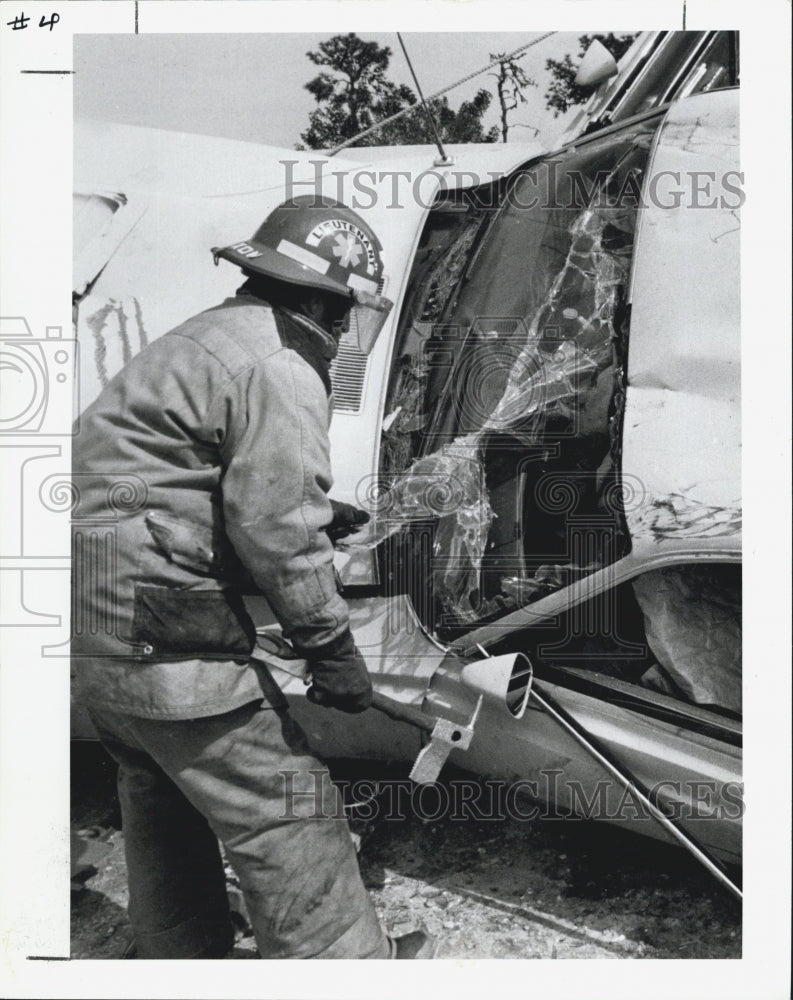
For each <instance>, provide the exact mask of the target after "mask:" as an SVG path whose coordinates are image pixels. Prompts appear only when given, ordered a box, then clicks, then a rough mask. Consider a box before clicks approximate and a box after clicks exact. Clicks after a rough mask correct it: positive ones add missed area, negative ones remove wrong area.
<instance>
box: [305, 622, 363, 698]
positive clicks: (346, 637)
mask: <svg viewBox="0 0 793 1000" xmlns="http://www.w3.org/2000/svg"><path fill="white" fill-rule="evenodd" d="M292 645H293V646H294V648H295V650H296V652H297V653H299V655H300V656H302V657H304V658H305V660H306V662H307V665H308V672H309V674H310V675H311V687H310V688H309V689H308V691H307V692H306V697H307V698H308V700H309V701H310V702H313V703H314V704H315V705H322V706H324V707H325V708H338V709H339V710H340V711H342V712H350V713H353V714H354V713H357V712H363V711H365V710H366V709H367V708H368V707H369V706H370V705H371V704H372V681H371V679H370V677H369V671H368V670H367V669H366V663H365V662H364V658H363V657H362V656H361V654H360V652H359V651H358V647H357V646H356V645H355V642H354V640H353V637H352V632H350V630H349V629H347V630H346V631H345V632H343V633H342V634H341V635H340V636H337V638H335V639H334V640H333V641H332V642H328V643H326V644H325V645H324V646H315V647H308V648H307V647H301V646H298V645H296V644H295V643H294V641H293V643H292Z"/></svg>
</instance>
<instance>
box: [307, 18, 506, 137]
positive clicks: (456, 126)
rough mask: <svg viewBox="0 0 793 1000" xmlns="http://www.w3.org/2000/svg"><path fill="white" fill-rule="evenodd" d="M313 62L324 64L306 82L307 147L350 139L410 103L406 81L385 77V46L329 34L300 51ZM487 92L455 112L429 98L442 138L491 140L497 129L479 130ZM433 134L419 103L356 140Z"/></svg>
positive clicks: (488, 97)
mask: <svg viewBox="0 0 793 1000" xmlns="http://www.w3.org/2000/svg"><path fill="white" fill-rule="evenodd" d="M306 54H307V55H308V58H309V59H310V60H311V61H312V62H313V63H314V64H315V65H316V66H322V67H326V69H324V70H323V72H321V73H320V74H319V75H318V76H316V77H314V79H313V80H310V81H309V82H308V83H307V84H306V90H308V91H309V93H310V94H311V95H312V96H313V97H314V100H315V101H316V102H317V105H318V106H317V108H315V110H314V111H312V112H311V115H310V117H309V127H308V129H307V130H306V131H305V132H303V133H302V134H301V136H300V137H301V139H302V140H303V142H304V143H305V144H306V146H308V147H309V149H328V148H329V147H332V146H338V145H339V144H340V143H342V142H346V141H347V140H349V139H352V138H354V137H355V136H357V135H358V134H359V133H360V132H362V131H364V130H365V129H367V128H369V127H370V126H372V125H374V124H375V123H376V122H380V121H383V120H384V119H386V118H388V117H390V116H391V115H394V114H396V113H397V112H398V111H402V110H403V109H406V108H411V107H413V106H416V105H417V103H418V101H417V98H416V95H415V94H414V93H413V91H412V90H411V88H410V87H408V86H407V85H406V84H395V83H394V82H393V81H391V80H389V79H388V78H387V76H386V71H387V69H388V66H389V63H390V60H391V49H390V48H388V46H381V45H378V43H377V42H365V41H364V40H363V39H362V38H359V37H358V35H356V34H355V33H353V32H350V33H349V34H346V35H334V36H333V38H329V39H328V40H327V41H325V42H320V44H319V46H318V50H317V51H315V52H308V53H306ZM491 100H492V95H491V94H489V93H488V91H486V90H480V91H479V92H478V93H477V94H476V95H475V97H473V98H472V100H470V101H464V102H463V103H462V104H461V105H460V107H459V108H458V110H457V111H455V110H454V109H453V108H451V107H450V106H449V102H448V100H447V99H446V98H445V97H442V98H440V99H438V100H435V101H431V102H430V107H431V109H432V113H433V116H434V118H435V121H436V125H437V128H438V132H439V134H440V136H441V138H442V140H443V141H444V142H495V141H496V140H497V138H498V130H497V129H496V128H495V127H493V128H491V129H489V130H487V131H485V129H484V126H483V125H482V117H483V115H484V114H485V112H486V111H487V109H488V107H489V106H490V102H491ZM434 138H435V137H434V133H433V132H432V129H431V128H430V125H429V122H428V121H427V116H426V113H425V112H424V110H423V109H422V108H419V107H416V110H415V111H413V112H411V113H409V114H406V115H403V116H402V117H401V118H399V119H397V121H395V122H391V123H389V124H388V125H384V126H383V128H382V129H378V130H376V131H375V132H372V133H370V134H369V135H366V136H363V137H362V138H361V139H360V141H359V142H358V145H361V146H388V145H404V144H410V143H428V142H433V141H434Z"/></svg>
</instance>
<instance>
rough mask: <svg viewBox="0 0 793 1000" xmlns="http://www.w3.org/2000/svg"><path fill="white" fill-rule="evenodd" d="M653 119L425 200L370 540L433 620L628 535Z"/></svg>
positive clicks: (584, 568)
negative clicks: (624, 437) (503, 176)
mask: <svg viewBox="0 0 793 1000" xmlns="http://www.w3.org/2000/svg"><path fill="white" fill-rule="evenodd" d="M658 123H659V119H655V120H654V121H653V122H647V121H645V122H642V123H641V124H638V125H635V126H634V127H632V128H630V129H626V130H625V131H623V132H622V133H620V134H617V135H611V136H608V137H607V138H603V139H600V140H597V139H593V140H590V141H588V142H586V143H585V144H583V145H582V147H581V148H580V149H578V150H575V149H573V150H571V151H567V152H563V153H562V154H559V155H558V156H556V157H553V158H548V159H545V160H541V161H539V162H538V163H535V164H533V165H532V166H531V167H530V168H527V169H523V170H521V171H519V172H518V173H517V174H515V175H513V176H512V177H511V178H510V179H509V181H508V182H505V183H503V184H502V185H500V186H499V185H491V186H489V187H486V188H484V187H483V188H479V189H473V190H472V191H469V192H463V193H462V194H460V193H457V194H456V195H455V196H454V197H450V198H448V199H447V200H446V201H445V202H443V203H442V204H440V205H439V206H438V207H437V208H436V209H434V210H433V212H432V213H431V214H430V218H429V221H428V222H427V225H426V227H425V231H424V234H423V237H422V242H421V245H420V247H419V250H418V253H417V256H416V259H415V262H414V266H413V271H412V273H411V278H410V283H409V288H408V292H407V296H406V299H405V303H404V306H403V309H402V313H401V317H400V326H399V329H398V333H397V342H396V346H395V353H394V356H393V362H392V369H391V375H390V382H389V391H388V397H387V401H386V408H385V416H384V422H383V434H382V444H381V476H380V483H379V498H378V503H377V509H376V511H375V518H374V528H373V535H372V536H371V539H372V541H371V544H377V543H380V542H382V541H383V540H384V539H386V538H388V539H389V544H390V546H391V548H390V550H389V559H390V560H391V569H390V574H391V576H392V577H393V575H394V572H395V570H394V568H393V567H394V565H396V566H401V568H402V572H403V573H404V574H405V577H406V579H407V578H409V581H410V582H409V585H408V586H407V589H408V591H409V592H410V594H411V597H412V599H413V603H414V604H415V605H416V607H417V609H418V612H419V615H420V617H421V618H422V621H423V622H424V624H425V626H426V627H429V628H430V629H431V630H433V631H435V632H436V633H438V634H439V635H441V636H451V635H452V634H454V633H455V631H459V630H460V629H464V630H467V629H470V628H471V627H473V626H474V625H477V624H480V623H482V622H484V621H488V620H492V619H494V618H497V617H500V616H501V615H503V614H506V613H508V612H509V611H512V610H514V609H515V608H517V607H519V606H523V605H525V604H528V603H530V602H532V601H535V600H537V599H538V598H539V597H542V596H545V595H546V594H548V593H550V592H552V591H553V590H556V589H558V588H560V587H563V586H566V585H567V584H568V583H571V582H572V581H574V580H575V579H577V578H579V577H581V576H582V575H585V574H587V573H591V572H593V571H594V570H596V569H599V568H601V567H602V566H604V565H607V564H608V563H610V562H612V561H614V560H615V559H617V558H619V557H620V556H621V555H623V554H624V553H625V551H626V550H627V547H628V540H627V537H626V534H625V531H624V527H623V518H622V493H623V491H624V490H625V489H626V484H624V483H623V482H622V480H621V479H620V475H619V449H620V429H621V416H622V404H623V397H624V388H623V381H624V366H625V360H626V351H627V331H628V322H629V309H628V306H627V303H626V290H627V286H628V278H629V272H630V265H631V258H632V252H633V234H634V229H635V225H636V213H637V208H638V204H639V201H640V191H641V185H642V178H643V173H644V170H645V167H646V163H647V158H648V153H649V148H650V144H651V141H652V137H653V134H654V132H655V130H656V128H657V126H658ZM417 533H418V534H421V536H422V538H423V541H422V542H421V544H418V543H417V542H416V537H417ZM416 581H419V582H416Z"/></svg>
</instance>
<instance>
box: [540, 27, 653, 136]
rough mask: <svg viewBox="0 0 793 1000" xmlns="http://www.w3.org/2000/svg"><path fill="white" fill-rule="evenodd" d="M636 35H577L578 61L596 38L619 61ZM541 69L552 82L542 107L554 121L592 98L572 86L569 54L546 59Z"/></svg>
mask: <svg viewBox="0 0 793 1000" xmlns="http://www.w3.org/2000/svg"><path fill="white" fill-rule="evenodd" d="M635 38H636V35H635V34H633V35H615V34H614V33H613V32H609V33H608V34H607V35H581V36H580V37H579V39H578V44H579V50H578V62H580V61H581V59H583V57H584V53H585V52H586V50H587V49H588V48H589V46H590V45H591V44H592V42H593V41H594V40H595V39H597V40H598V41H599V42H601V43H602V44H603V45H605V47H606V48H607V49H608V50H609V52H610V53H611V54H612V55H613V56H614V58H615V59H617V60H619V59H620V58H621V57H622V56H623V55H624V54H625V53H626V52H627V51H628V49H629V48H630V46H631V45H632V43H633V40H634V39H635ZM545 68H546V69H547V70H550V73H551V76H552V77H553V80H552V81H551V85H550V87H549V88H548V90H546V92H545V106H546V107H547V108H549V109H550V110H552V111H553V116H554V118H556V117H558V116H559V115H560V114H564V112H565V111H567V110H568V108H571V107H573V106H574V105H576V104H584V103H586V101H588V100H589V98H590V97H591V96H592V90H591V88H589V87H578V86H576V84H575V75H576V72H577V71H578V65H577V64H574V63H573V60H572V59H571V58H570V55H569V54H568V55H566V56H565V57H564V59H561V60H560V59H546V60H545Z"/></svg>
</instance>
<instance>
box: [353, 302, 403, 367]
mask: <svg viewBox="0 0 793 1000" xmlns="http://www.w3.org/2000/svg"><path fill="white" fill-rule="evenodd" d="M353 298H354V300H355V305H354V306H353V308H352V319H351V325H352V324H354V329H355V330H356V332H357V335H358V350H359V351H360V352H361V354H369V353H371V351H372V348H373V347H374V345H375V342H376V341H377V338H378V337H379V336H380V331H381V330H382V329H383V327H384V326H385V321H386V320H387V319H388V315H389V313H390V312H391V309H392V308H393V306H394V303H393V302H392V301H391V300H390V299H387V298H386V297H385V296H384V295H371V294H369V293H368V292H364V291H356V292H355V293H354V295H353Z"/></svg>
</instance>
